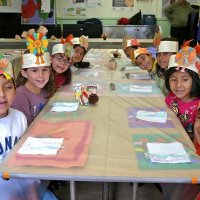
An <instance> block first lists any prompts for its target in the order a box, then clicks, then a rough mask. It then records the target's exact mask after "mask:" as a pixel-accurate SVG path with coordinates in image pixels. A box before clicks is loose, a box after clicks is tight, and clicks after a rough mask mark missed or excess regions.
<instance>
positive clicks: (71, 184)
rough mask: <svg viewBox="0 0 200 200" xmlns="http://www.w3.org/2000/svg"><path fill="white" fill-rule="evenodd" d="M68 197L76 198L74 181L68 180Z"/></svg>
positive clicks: (72, 199)
mask: <svg viewBox="0 0 200 200" xmlns="http://www.w3.org/2000/svg"><path fill="white" fill-rule="evenodd" d="M70 199H71V200H76V188H75V181H70Z"/></svg>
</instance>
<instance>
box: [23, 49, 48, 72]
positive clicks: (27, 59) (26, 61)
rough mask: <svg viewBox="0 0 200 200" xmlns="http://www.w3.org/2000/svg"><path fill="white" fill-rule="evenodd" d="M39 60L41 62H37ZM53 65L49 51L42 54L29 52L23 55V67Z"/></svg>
mask: <svg viewBox="0 0 200 200" xmlns="http://www.w3.org/2000/svg"><path fill="white" fill-rule="evenodd" d="M37 61H38V62H39V63H37ZM44 66H51V59H50V54H49V52H45V53H44V54H43V55H42V56H35V55H34V54H32V53H27V54H24V55H23V56H22V68H23V69H25V68H31V67H44Z"/></svg>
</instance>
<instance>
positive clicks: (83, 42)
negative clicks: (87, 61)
mask: <svg viewBox="0 0 200 200" xmlns="http://www.w3.org/2000/svg"><path fill="white" fill-rule="evenodd" d="M71 42H72V43H73V45H74V44H79V45H80V46H81V47H83V48H85V50H86V51H87V49H88V45H89V44H88V36H85V35H81V37H80V38H78V37H75V38H73V39H72V40H71Z"/></svg>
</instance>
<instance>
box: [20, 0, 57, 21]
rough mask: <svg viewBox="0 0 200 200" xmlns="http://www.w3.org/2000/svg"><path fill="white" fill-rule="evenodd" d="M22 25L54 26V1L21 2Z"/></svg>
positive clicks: (26, 0) (35, 0)
mask: <svg viewBox="0 0 200 200" xmlns="http://www.w3.org/2000/svg"><path fill="white" fill-rule="evenodd" d="M21 8H22V11H21V16H22V17H21V22H22V24H55V17H56V13H55V12H56V9H55V0H32V1H29V0H22V1H21Z"/></svg>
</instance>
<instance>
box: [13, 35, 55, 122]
mask: <svg viewBox="0 0 200 200" xmlns="http://www.w3.org/2000/svg"><path fill="white" fill-rule="evenodd" d="M37 38H41V41H40V42H41V44H43V46H41V47H40V48H37V44H38V40H37ZM34 39H35V40H34ZM27 41H28V43H27V47H28V50H29V51H30V52H32V53H26V54H23V55H22V69H21V71H20V73H19V75H18V77H17V79H16V86H17V90H16V96H15V99H14V102H13V104H12V108H15V109H18V110H20V111H22V112H23V113H24V114H25V116H26V118H27V121H28V124H30V123H31V122H32V121H33V120H34V119H35V117H36V116H37V115H38V114H39V112H40V111H41V110H42V108H43V107H44V106H45V104H46V103H47V101H48V100H49V98H50V97H52V96H53V94H54V92H55V82H54V75H53V72H52V69H51V58H50V54H49V52H45V51H44V49H46V50H47V46H48V42H47V39H46V37H44V35H43V34H41V33H38V35H37V34H34V35H31V36H30V37H29V38H28V39H27ZM34 53H35V54H36V55H35V54H34Z"/></svg>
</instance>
